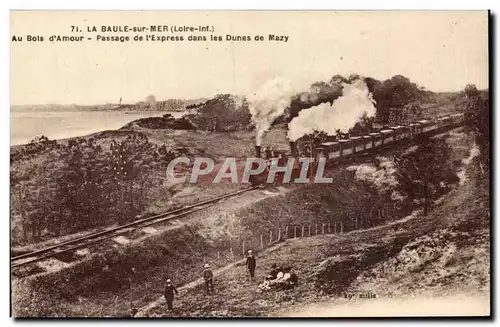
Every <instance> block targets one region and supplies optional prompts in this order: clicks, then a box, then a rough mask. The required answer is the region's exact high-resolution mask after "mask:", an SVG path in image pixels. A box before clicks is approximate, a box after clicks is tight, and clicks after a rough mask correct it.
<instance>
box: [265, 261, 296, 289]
mask: <svg viewBox="0 0 500 327" xmlns="http://www.w3.org/2000/svg"><path fill="white" fill-rule="evenodd" d="M298 282H299V278H298V276H297V274H296V273H295V271H294V270H293V268H292V267H282V266H277V265H276V264H273V265H272V266H271V271H270V272H269V274H268V275H267V276H265V277H264V281H263V282H262V283H261V284H260V285H259V292H264V291H269V290H271V289H276V290H289V289H292V288H294V287H295V286H297V284H298Z"/></svg>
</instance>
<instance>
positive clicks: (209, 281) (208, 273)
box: [203, 264, 214, 295]
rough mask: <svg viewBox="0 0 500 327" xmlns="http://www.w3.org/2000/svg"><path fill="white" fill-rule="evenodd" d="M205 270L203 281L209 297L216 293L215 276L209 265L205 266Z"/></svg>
mask: <svg viewBox="0 0 500 327" xmlns="http://www.w3.org/2000/svg"><path fill="white" fill-rule="evenodd" d="M204 268H205V269H204V270H203V279H205V289H206V291H207V295H208V294H210V293H213V292H214V283H213V279H214V274H213V273H212V270H211V269H210V265H209V264H205V266H204Z"/></svg>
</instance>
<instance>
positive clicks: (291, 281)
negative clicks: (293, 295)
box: [283, 268, 299, 290]
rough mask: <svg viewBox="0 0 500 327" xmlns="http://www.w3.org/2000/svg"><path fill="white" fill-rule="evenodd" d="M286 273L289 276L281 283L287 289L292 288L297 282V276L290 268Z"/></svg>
mask: <svg viewBox="0 0 500 327" xmlns="http://www.w3.org/2000/svg"><path fill="white" fill-rule="evenodd" d="M288 274H289V275H290V276H289V277H288V279H287V280H286V282H285V284H284V285H283V286H284V289H287V290H289V289H292V288H294V287H295V286H297V284H298V283H299V278H298V277H297V274H296V273H295V271H294V270H293V269H292V268H290V269H289V270H288Z"/></svg>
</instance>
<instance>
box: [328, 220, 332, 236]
mask: <svg viewBox="0 0 500 327" xmlns="http://www.w3.org/2000/svg"><path fill="white" fill-rule="evenodd" d="M330 227H331V226H330V222H328V234H330V233H331V232H332V229H331V228H330Z"/></svg>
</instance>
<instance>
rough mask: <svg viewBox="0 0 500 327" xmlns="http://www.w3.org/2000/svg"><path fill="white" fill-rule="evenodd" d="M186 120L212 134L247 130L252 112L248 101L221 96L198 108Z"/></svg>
mask: <svg viewBox="0 0 500 327" xmlns="http://www.w3.org/2000/svg"><path fill="white" fill-rule="evenodd" d="M194 110H195V111H194V112H191V113H189V114H187V115H186V116H185V117H186V119H187V120H188V121H189V122H190V123H191V124H193V125H194V126H195V127H196V128H197V129H201V130H205V131H211V132H232V131H238V130H245V129H247V128H248V126H249V125H250V118H251V115H250V111H249V109H248V103H247V101H246V99H244V98H243V99H239V98H236V97H234V96H232V95H230V94H219V95H217V96H216V97H214V98H213V99H211V100H208V101H207V102H205V103H203V104H202V105H200V106H198V107H196V109H194Z"/></svg>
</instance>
